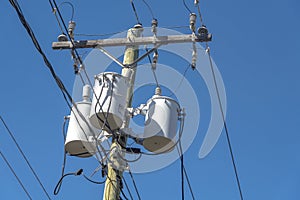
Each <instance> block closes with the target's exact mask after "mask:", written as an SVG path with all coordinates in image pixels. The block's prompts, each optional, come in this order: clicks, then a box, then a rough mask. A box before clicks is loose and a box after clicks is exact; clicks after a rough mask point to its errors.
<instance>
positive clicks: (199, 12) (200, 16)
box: [195, 1, 204, 26]
mask: <svg viewBox="0 0 300 200" xmlns="http://www.w3.org/2000/svg"><path fill="white" fill-rule="evenodd" d="M195 6H197V10H198V15H199V18H200V23H201V24H200V25H201V26H203V25H204V23H203V18H202V14H201V10H200V5H199V1H196V3H195Z"/></svg>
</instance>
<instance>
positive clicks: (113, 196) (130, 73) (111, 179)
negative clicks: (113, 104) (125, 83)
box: [103, 25, 143, 200]
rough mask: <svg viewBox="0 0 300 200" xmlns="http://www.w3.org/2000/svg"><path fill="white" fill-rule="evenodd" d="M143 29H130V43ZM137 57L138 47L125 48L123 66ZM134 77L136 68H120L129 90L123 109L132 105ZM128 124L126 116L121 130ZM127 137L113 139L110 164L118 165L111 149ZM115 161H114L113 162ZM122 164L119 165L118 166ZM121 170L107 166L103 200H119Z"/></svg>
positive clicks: (139, 26) (119, 144)
mask: <svg viewBox="0 0 300 200" xmlns="http://www.w3.org/2000/svg"><path fill="white" fill-rule="evenodd" d="M142 31H143V28H142V26H141V25H135V26H134V28H131V29H129V30H128V32H127V39H128V40H130V41H134V40H135V38H137V37H140V35H141V33H142ZM138 55H139V46H138V45H130V46H126V50H125V54H124V60H123V64H124V65H127V64H131V63H133V62H134V61H135V60H136V59H137V58H138ZM135 65H136V64H135ZM135 75H136V66H131V67H130V68H127V67H123V68H122V76H124V77H126V78H128V80H129V84H130V86H129V89H128V90H127V97H126V105H125V108H130V107H131V106H132V105H131V104H132V98H133V87H134V81H135ZM129 123H130V118H129V117H127V116H126V118H125V120H124V122H123V125H122V128H127V127H128V126H129ZM126 143H127V137H126V136H120V138H113V141H112V145H111V148H110V149H111V155H110V159H111V162H112V163H118V162H119V160H118V158H117V157H118V155H112V154H114V152H115V151H113V149H116V148H117V149H122V146H123V147H124V146H126ZM115 159H116V160H115ZM120 165H122V164H119V165H118V166H120ZM123 170H124V169H122V168H120V169H115V168H114V167H113V166H112V165H109V166H108V172H107V179H106V182H105V189H104V194H103V200H108V199H109V200H119V199H120V191H121V189H122V177H123Z"/></svg>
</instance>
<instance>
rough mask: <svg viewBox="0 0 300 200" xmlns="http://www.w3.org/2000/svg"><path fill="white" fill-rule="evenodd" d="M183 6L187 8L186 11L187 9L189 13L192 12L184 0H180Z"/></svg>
mask: <svg viewBox="0 0 300 200" xmlns="http://www.w3.org/2000/svg"><path fill="white" fill-rule="evenodd" d="M182 2H183V5H184V7H185V8H186V9H187V11H189V13H190V14H192V11H191V9H189V7H188V6H187V5H186V2H185V0H182Z"/></svg>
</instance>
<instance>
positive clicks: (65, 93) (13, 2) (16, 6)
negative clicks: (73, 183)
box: [10, 0, 101, 199]
mask: <svg viewBox="0 0 300 200" xmlns="http://www.w3.org/2000/svg"><path fill="white" fill-rule="evenodd" d="M10 3H11V5H12V6H13V7H14V9H15V10H16V12H17V15H18V17H19V19H20V21H21V23H22V25H23V26H24V28H25V29H26V31H27V33H28V35H29V37H30V38H31V40H32V42H33V44H34V46H35V47H36V49H37V50H38V52H39V53H40V54H41V56H42V57H43V60H44V62H45V65H46V66H47V67H48V69H49V70H50V72H51V75H52V77H53V78H54V79H55V81H56V84H57V85H58V87H59V89H60V90H61V92H62V95H63V97H64V99H65V101H66V103H67V105H68V107H69V108H70V110H71V112H73V113H74V111H73V109H72V107H71V105H70V102H71V104H72V105H73V106H74V108H75V109H76V110H77V112H78V114H79V115H80V117H81V118H82V119H83V121H84V122H85V123H87V121H86V120H85V118H84V117H83V115H82V113H81V112H80V111H79V110H78V108H77V106H76V104H75V102H74V101H73V99H72V97H71V95H70V93H69V92H68V91H67V89H66V88H65V86H64V84H63V82H62V81H61V80H60V78H59V77H58V76H57V75H56V73H55V71H54V69H53V67H52V65H51V63H50V61H49V60H48V58H47V57H46V55H45V54H44V52H43V50H42V48H41V47H40V45H39V43H38V41H37V39H36V37H35V35H34V32H33V31H32V29H31V27H30V25H29V24H28V23H27V21H26V19H25V17H24V15H23V12H22V10H21V8H20V6H19V4H18V2H17V0H10ZM49 3H50V5H51V7H52V9H54V6H53V4H52V2H51V1H50V0H49ZM54 3H55V1H54ZM55 5H56V3H55ZM58 11H59V10H58ZM59 14H60V12H59ZM60 16H61V15H60ZM64 26H65V24H64ZM76 52H77V51H76ZM77 54H78V53H77ZM79 61H80V62H81V63H82V61H81V59H80V58H79ZM69 101H70V102H69ZM74 116H75V119H76V121H77V123H78V124H79V127H80V128H81V130H82V131H83V133H84V134H85V135H86V133H85V131H84V129H83V128H82V126H81V124H80V123H79V121H78V119H77V116H76V114H75V113H74ZM87 125H88V127H89V128H90V129H91V127H90V126H89V124H88V123H87ZM91 130H92V129H91ZM86 137H87V135H86ZM97 150H98V151H99V153H100V154H101V152H100V150H99V149H98V148H97ZM98 161H99V159H98ZM99 162H100V161H99ZM48 198H49V197H48ZM49 199H50V198H49Z"/></svg>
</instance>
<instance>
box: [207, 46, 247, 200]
mask: <svg viewBox="0 0 300 200" xmlns="http://www.w3.org/2000/svg"><path fill="white" fill-rule="evenodd" d="M206 50H207V54H208V58H209V63H210V69H211V72H212V76H213V81H214V85H215V90H216V93H217V97H218V102H219V108H220V111H221V115H222V120H223V124H224V129H225V133H226V139H227V143H228V147H229V151H230V157H231V162H232V165H233V168H234V174H235V178H236V181H237V185H238V189H239V194H240V198H241V200H243V199H244V198H243V193H242V188H241V184H240V179H239V176H238V171H237V167H236V162H235V159H234V154H233V150H232V146H231V141H230V137H229V131H228V128H227V123H226V119H225V115H224V110H223V105H222V102H221V97H220V92H219V88H218V84H217V80H216V75H215V71H214V67H213V64H212V58H211V55H210V48H209V46H208V44H207V43H206Z"/></svg>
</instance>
